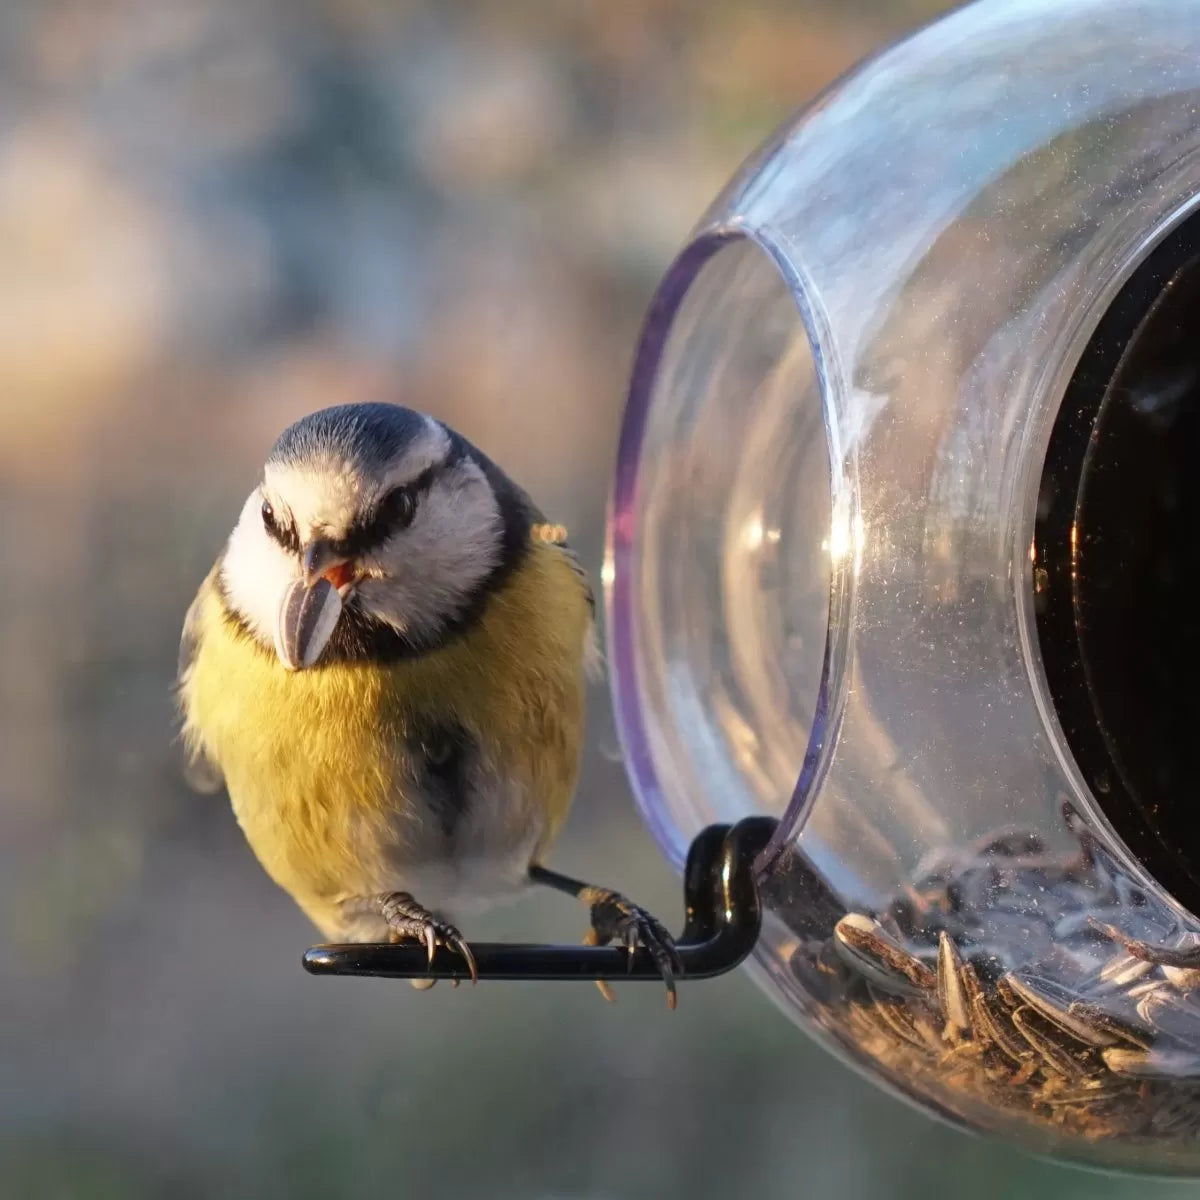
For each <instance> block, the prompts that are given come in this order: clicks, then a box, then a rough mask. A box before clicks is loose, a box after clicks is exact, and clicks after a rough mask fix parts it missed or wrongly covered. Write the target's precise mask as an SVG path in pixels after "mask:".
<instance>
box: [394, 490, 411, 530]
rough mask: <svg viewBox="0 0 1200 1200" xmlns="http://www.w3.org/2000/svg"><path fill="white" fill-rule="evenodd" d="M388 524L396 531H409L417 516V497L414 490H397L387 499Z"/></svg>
mask: <svg viewBox="0 0 1200 1200" xmlns="http://www.w3.org/2000/svg"><path fill="white" fill-rule="evenodd" d="M387 511H388V518H389V521H388V523H389V524H390V525H392V526H393V528H396V529H407V528H408V527H409V526H410V525H411V524H412V523H413V517H415V516H416V515H417V497H416V495H415V494H414V493H413V490H412V488H406V487H402V488H397V489H396V490H395V491H394V492H392V494H391V495H390V496H388V498H387Z"/></svg>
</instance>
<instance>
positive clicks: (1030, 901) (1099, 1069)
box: [792, 810, 1200, 1140]
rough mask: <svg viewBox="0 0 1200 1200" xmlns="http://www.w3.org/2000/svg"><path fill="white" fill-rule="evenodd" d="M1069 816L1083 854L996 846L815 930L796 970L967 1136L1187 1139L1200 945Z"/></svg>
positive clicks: (857, 1038)
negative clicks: (1035, 1127)
mask: <svg viewBox="0 0 1200 1200" xmlns="http://www.w3.org/2000/svg"><path fill="white" fill-rule="evenodd" d="M1066 815H1067V818H1068V823H1069V824H1068V827H1069V828H1071V829H1072V830H1073V832H1075V833H1076V836H1077V838H1078V841H1079V845H1080V852H1079V854H1078V855H1073V856H1071V857H1070V858H1069V859H1064V858H1063V856H1061V855H1057V856H1054V855H1050V854H1048V853H1047V852H1046V850H1045V847H1044V845H1043V844H1042V842H1041V841H1040V840H1039V839H1038V838H1037V837H1035V836H1033V835H1030V834H1024V833H1013V832H1005V833H1002V834H999V835H994V836H992V837H990V838H988V839H985V840H984V841H983V842H982V843H981V844H980V845H979V846H977V847H975V848H972V849H970V850H969V851H967V852H961V853H955V854H953V855H947V856H945V857H944V858H943V859H942V861H940V862H937V863H934V864H931V865H927V866H925V867H923V868H921V869H920V870H919V871H918V873H917V876H916V878H915V879H914V881H913V883H912V884H911V886H907V887H905V888H904V889H903V892H902V894H900V895H898V896H897V897H896V898H895V900H894V901H893V903H892V904H891V905H890V906H889V907H888V908H887V909H886V910H885V911H883V912H878V913H875V914H868V913H864V912H850V913H845V914H844V915H842V916H841V917H840V919H837V920H836V921H835V922H834V923H833V924H832V928H829V929H828V933H827V934H825V935H824V936H820V933H819V932H818V931H816V930H814V931H813V933H814V935H815V936H812V937H809V938H807V939H806V940H805V941H803V942H802V943H801V944H800V945H799V947H798V948H797V949H796V950H795V952H794V954H793V956H792V969H793V970H794V971H795V973H796V974H797V976H798V978H799V979H800V980H801V982H802V983H803V984H804V986H805V988H806V989H807V990H808V991H809V993H810V994H812V995H813V996H814V997H815V998H816V999H818V1000H819V1001H821V1002H822V1004H823V1005H824V1006H825V1008H826V1011H827V1014H828V1016H829V1018H830V1020H831V1023H832V1027H833V1028H834V1029H835V1030H837V1031H839V1032H840V1034H841V1036H842V1037H843V1038H845V1037H846V1035H849V1037H850V1038H851V1039H852V1040H853V1042H854V1043H855V1045H856V1047H857V1049H858V1050H859V1051H860V1052H861V1053H862V1054H865V1055H866V1056H868V1057H870V1058H872V1059H875V1060H876V1061H878V1062H880V1063H881V1064H882V1065H883V1066H885V1067H886V1068H887V1069H888V1073H889V1074H890V1075H891V1076H892V1077H893V1078H894V1079H895V1080H896V1081H897V1082H899V1083H901V1085H902V1086H904V1087H905V1089H906V1090H909V1091H915V1092H924V1093H926V1094H927V1095H929V1096H931V1097H933V1098H935V1099H936V1100H937V1101H939V1102H940V1103H942V1104H943V1105H944V1106H945V1107H946V1108H948V1109H950V1110H951V1111H956V1112H958V1113H959V1115H961V1116H963V1117H965V1118H967V1119H971V1118H973V1117H977V1116H979V1111H978V1110H979V1105H980V1104H981V1103H982V1104H983V1105H985V1106H986V1107H987V1108H988V1109H991V1110H993V1111H994V1110H996V1109H999V1110H1001V1111H1003V1112H1006V1113H1008V1114H1010V1115H1012V1116H1015V1117H1020V1118H1022V1119H1024V1120H1025V1121H1029V1120H1031V1119H1032V1120H1034V1121H1035V1122H1037V1123H1039V1124H1042V1125H1051V1126H1053V1127H1054V1129H1055V1130H1056V1131H1057V1132H1060V1133H1071V1134H1075V1135H1078V1136H1081V1137H1084V1138H1088V1139H1099V1138H1110V1137H1120V1138H1168V1137H1169V1138H1172V1139H1184V1140H1186V1139H1189V1138H1191V1137H1194V1136H1195V1135H1196V1134H1197V1133H1200V937H1198V936H1197V935H1196V934H1195V933H1193V932H1191V931H1187V930H1183V929H1182V928H1181V927H1180V925H1179V922H1178V920H1177V918H1176V917H1175V915H1174V914H1173V913H1172V911H1171V910H1170V909H1168V908H1167V907H1166V906H1165V905H1163V904H1162V903H1161V902H1160V901H1158V900H1157V899H1156V898H1154V897H1153V896H1152V895H1150V894H1149V893H1147V892H1146V891H1145V890H1144V889H1142V888H1141V887H1140V886H1138V885H1137V883H1136V882H1135V881H1133V880H1131V879H1130V878H1129V877H1128V875H1127V873H1126V872H1125V871H1123V870H1122V868H1121V867H1120V864H1119V863H1118V862H1117V861H1116V860H1115V859H1114V858H1113V857H1112V856H1111V855H1110V854H1109V853H1108V852H1107V851H1106V850H1105V849H1104V848H1103V847H1102V846H1101V845H1100V844H1099V843H1098V842H1096V840H1095V839H1094V837H1092V836H1091V835H1090V834H1089V833H1088V831H1087V830H1086V828H1085V827H1084V826H1083V825H1082V823H1081V822H1080V821H1079V820H1078V818H1077V817H1075V815H1074V813H1072V812H1071V811H1070V810H1066ZM796 865H797V867H799V863H797V864H796ZM802 890H803V889H802ZM808 894H810V895H811V890H810V891H809V893H808ZM809 916H810V917H811V910H810V912H809Z"/></svg>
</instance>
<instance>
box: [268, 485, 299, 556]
mask: <svg viewBox="0 0 1200 1200" xmlns="http://www.w3.org/2000/svg"><path fill="white" fill-rule="evenodd" d="M262 523H263V528H264V529H265V530H266V531H267V535H268V536H269V537H270V538H271V539H272V540H273V541H275V542H278V543H279V545H281V546H282V547H283V548H284V549H285V550H288V551H290V552H291V553H292V554H299V553H300V535H299V534H298V533H297V532H296V526H295V525H293V524H290V523H289V524H288V525H286V526H284V525H283V524H281V522H280V520H279V518H278V517H277V516H276V515H275V508H274V505H272V503H271V502H270V500H267V499H266V498H265V497H264V499H263V502H262Z"/></svg>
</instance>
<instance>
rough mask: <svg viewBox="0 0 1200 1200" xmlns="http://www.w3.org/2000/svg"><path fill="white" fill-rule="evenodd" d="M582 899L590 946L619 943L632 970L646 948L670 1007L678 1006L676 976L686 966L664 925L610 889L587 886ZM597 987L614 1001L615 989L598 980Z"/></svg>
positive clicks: (580, 896)
mask: <svg viewBox="0 0 1200 1200" xmlns="http://www.w3.org/2000/svg"><path fill="white" fill-rule="evenodd" d="M579 898H580V900H582V901H583V902H584V904H586V905H587V906H588V909H589V911H590V913H591V918H592V928H591V929H590V930H589V932H588V935H587V937H585V938H584V942H585V943H586V944H587V945H589V946H607V945H608V944H609V943H610V942H614V941H615V942H618V943H620V944H621V945H622V946H624V947H625V950H626V952H627V954H628V962H629V969H630V970H631V971H632V970H633V956H634V954H635V953H636V952H637V949H638V947H639V946H644V947H645V948H646V949H647V950H648V951H649V952H650V957H651V958H652V959H653V960H654V965H655V966H656V967H657V968H658V973H659V974H660V975H661V976H662V978H663V982H664V983H665V984H666V985H667V1007H668V1008H674V1007H675V1001H676V997H675V976H676V975H682V974H683V963H682V961H681V960H680V958H679V951H678V950H676V948H675V939H674V938H673V937H672V936H671V935H670V934H669V933H668V932H667V930H666V929H665V928H664V927H663V925H662V923H661V922H660V921H658V920H657V919H656V918H655V917H654V916H652V915H651V914H650V913H648V912H647V911H646V910H645V909H644V908H640V907H638V905H636V904H634V903H633V902H632V901H631V900H628V899H626V898H625V897H624V896H622V895H621V893H620V892H614V891H611V890H610V889H608V888H598V887H586V888H584V889H583V890H582V891H581V892H580V893H579ZM596 986H597V987H598V988H599V989H600V992H601V995H603V996H604V998H605V999H606V1000H610V1001H611V1000H614V999H615V997H614V995H613V992H612V989H611V988H610V987H609V986H608V984H607V983H606V982H605V981H604V980H602V979H598V980H597V981H596Z"/></svg>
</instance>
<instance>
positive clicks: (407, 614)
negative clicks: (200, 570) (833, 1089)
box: [176, 403, 682, 1008]
mask: <svg viewBox="0 0 1200 1200" xmlns="http://www.w3.org/2000/svg"><path fill="white" fill-rule="evenodd" d="M598 661H599V651H598V637H597V630H596V612H595V601H594V596H593V592H592V589H591V587H590V584H589V582H588V576H587V573H586V571H585V570H584V569H583V567H582V566H581V564H580V562H579V560H578V558H577V557H576V555H575V554H574V552H573V550H572V548H571V547H570V545H569V544H568V542H567V538H566V530H565V529H563V527H562V526H560V525H555V524H552V523H550V522H548V521H547V520H546V518H545V517H544V515H543V514H542V513H541V511H540V510H539V509H538V508H537V506H536V505H535V504H534V502H533V501H532V499H531V498H530V497H529V495H528V494H527V493H526V492H525V491H524V490H523V489H522V488H520V487H519V486H518V485H517V484H516V483H514V482H513V481H512V480H511V479H510V478H509V477H508V476H507V475H506V474H505V473H504V471H503V470H501V468H500V467H498V466H497V465H496V464H495V463H494V462H493V461H492V460H491V459H490V458H488V457H487V455H485V454H484V453H483V452H482V451H481V450H479V449H478V448H477V447H476V446H475V445H473V444H472V443H471V442H470V441H468V440H467V439H466V438H465V437H463V436H462V435H461V434H459V433H458V432H456V431H455V430H453V429H452V428H451V427H450V426H448V425H446V424H445V423H443V422H441V421H439V420H437V419H436V418H434V417H432V416H430V415H428V414H426V413H422V412H418V411H415V410H413V409H409V408H405V407H401V406H399V405H395V404H387V403H359V404H346V405H339V406H336V407H332V408H325V409H322V410H320V411H317V412H313V413H310V414H309V415H307V416H305V417H303V418H301V419H300V420H298V421H296V422H295V423H294V424H292V425H290V426H289V427H288V428H287V429H285V430H284V431H283V433H281V434H280V435H279V437H278V439H277V440H276V441H275V443H274V445H273V446H272V447H271V449H270V451H269V452H268V454H267V457H266V461H265V464H264V467H263V471H262V475H261V478H260V479H259V481H258V483H257V484H256V486H255V487H254V488H253V490H252V491H251V492H250V495H249V496H248V498H247V499H246V501H245V503H244V504H243V506H242V508H241V512H240V515H239V516H238V518H237V521H236V524H235V526H234V528H233V531H232V533H231V534H230V535H229V537H228V539H227V541H226V543H225V545H224V548H223V549H222V550H221V552H220V554H219V555H218V556H217V559H216V561H215V563H214V564H213V566H212V569H211V570H210V571H209V573H208V575H207V577H206V578H205V580H204V582H203V583H202V584H201V586H200V588H199V591H198V592H197V594H196V596H195V599H194V600H193V601H192V603H191V605H190V607H189V608H188V610H187V614H186V617H185V620H184V627H183V634H182V637H181V640H180V649H179V667H178V674H177V680H176V696H177V700H178V706H179V711H180V732H181V740H182V742H183V745H184V748H185V755H186V768H185V769H186V772H187V775H188V778H189V780H190V782H191V783H192V784H193V785H194V786H195V787H197V789H198V790H201V791H207V792H215V791H219V790H220V789H221V788H222V787H224V788H225V789H226V790H227V792H228V794H229V797H230V801H231V803H232V808H233V812H234V815H235V817H236V819H237V821H238V824H239V825H240V827H241V829H242V831H243V833H244V835H245V838H246V840H247V842H248V843H249V845H250V848H251V849H252V851H253V852H254V854H255V855H256V857H257V858H258V861H259V862H260V864H261V865H262V867H263V868H264V870H265V871H266V873H267V875H268V876H269V877H270V878H271V879H272V880H273V881H274V882H275V883H276V884H277V885H279V887H281V888H282V889H283V890H284V891H285V892H287V893H288V894H289V895H290V896H291V897H292V899H293V900H294V901H295V903H296V904H297V905H298V906H299V908H300V909H301V910H302V912H303V913H304V914H305V915H306V916H307V917H308V918H309V920H310V921H311V922H312V923H313V924H314V925H315V926H316V927H317V929H318V930H319V931H320V932H321V934H322V935H323V936H324V937H325V938H326V939H327V940H329V941H332V942H381V941H390V942H405V941H416V942H418V943H420V944H423V945H424V946H425V947H426V948H427V950H428V955H429V961H430V962H431V963H432V961H433V957H434V954H435V951H436V948H437V947H438V946H445V947H447V948H448V949H449V951H451V952H454V953H457V954H459V955H461V956H462V958H463V960H464V961H465V965H466V967H467V968H468V970H469V974H470V976H471V978H472V980H477V978H478V975H477V968H476V963H475V959H474V955H473V953H472V951H471V948H470V943H469V942H468V941H467V940H466V939H465V938H464V936H463V934H462V932H461V930H460V922H461V921H462V920H463V919H464V918H465V917H466V916H468V915H471V914H474V913H477V912H479V911H482V910H484V909H486V908H488V907H490V906H492V905H494V904H496V903H497V902H499V901H501V900H503V899H505V898H506V897H509V896H512V895H515V894H518V893H520V892H521V891H522V890H524V889H527V888H529V887H531V886H542V887H548V888H551V889H554V890H556V891H559V892H564V893H566V894H568V895H570V896H574V897H576V898H577V899H578V900H579V901H581V902H582V903H583V904H584V905H585V906H586V907H587V910H588V913H589V917H590V922H589V928H588V930H587V933H586V935H585V937H584V939H583V940H584V942H585V943H586V944H590V945H607V944H610V943H613V942H616V943H617V944H619V945H623V946H624V947H626V948H627V950H628V951H629V956H630V961H631V962H632V956H633V954H634V952H635V951H636V949H637V948H638V947H639V946H644V947H645V948H646V949H647V950H648V951H649V952H650V954H651V956H652V957H653V960H654V962H655V964H656V966H657V968H658V970H659V972H660V974H661V975H662V977H663V979H664V981H665V983H666V987H667V998H668V1003H669V1004H670V1006H671V1007H672V1008H674V1006H675V982H674V979H675V976H676V975H678V974H680V973H681V970H682V967H681V965H680V959H679V956H678V952H677V950H676V947H675V944H674V942H673V940H672V938H671V935H670V934H669V933H668V932H667V930H666V929H665V928H664V927H663V925H662V924H661V923H660V922H659V921H658V920H657V919H656V918H655V917H654V916H652V915H651V914H650V913H649V912H647V911H646V910H645V909H643V908H641V907H640V906H638V905H636V904H634V903H632V902H631V901H630V900H629V899H628V898H627V897H625V896H624V895H622V894H621V893H619V892H617V891H614V890H612V889H609V888H605V887H597V886H595V885H592V884H589V883H585V882H583V881H581V880H578V879H575V878H573V877H571V876H567V875H563V874H560V873H559V872H557V871H554V870H552V869H550V868H549V867H547V866H546V865H545V863H546V857H547V855H548V853H549V851H550V849H551V847H552V846H553V845H554V843H555V840H556V838H557V835H558V834H559V832H560V831H561V829H562V825H563V822H564V819H565V818H566V815H567V813H568V810H569V808H570V805H571V802H572V798H573V796H574V792H575V788H576V784H577V781H578V775H579V769H580V758H581V753H582V748H583V742H584V722H585V691H586V686H587V680H588V675H589V674H590V673H592V672H593V671H594V668H595V665H596V663H597V662H598ZM413 983H414V985H415V986H432V981H431V980H414V981H413ZM597 983H598V986H599V987H600V989H601V991H602V993H603V994H604V995H605V996H606V998H608V999H612V998H613V997H612V992H611V989H609V988H608V987H607V985H606V984H604V983H603V982H602V981H597Z"/></svg>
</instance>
